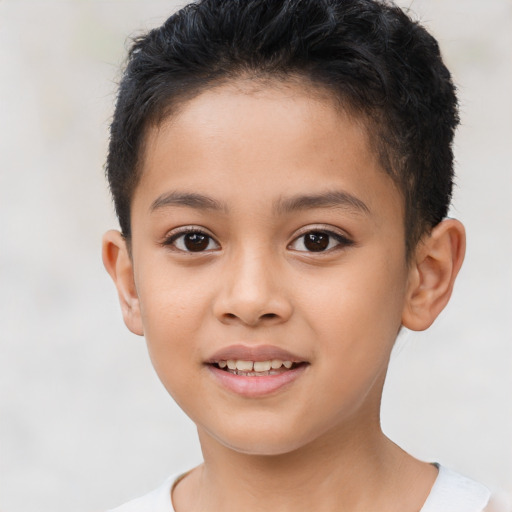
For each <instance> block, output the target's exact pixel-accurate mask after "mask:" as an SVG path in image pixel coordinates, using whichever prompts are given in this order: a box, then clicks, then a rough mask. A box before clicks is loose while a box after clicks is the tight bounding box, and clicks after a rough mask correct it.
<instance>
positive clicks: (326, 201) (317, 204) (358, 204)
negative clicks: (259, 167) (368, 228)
mask: <svg viewBox="0 0 512 512" xmlns="http://www.w3.org/2000/svg"><path fill="white" fill-rule="evenodd" d="M315 208H343V209H346V210H353V211H355V212H359V213H364V214H365V215H369V214H370V213H371V211H370V208H368V206H367V205H366V204H365V203H364V202H363V201H361V199H359V198H357V197H356V196H353V195H352V194H349V193H348V192H344V191H341V190H334V191H328V192H323V193H320V194H312V195H299V196H292V197H287V198H283V199H280V200H279V201H278V202H277V204H276V210H277V211H278V212H279V213H290V212H295V211H299V210H313V209H315Z"/></svg>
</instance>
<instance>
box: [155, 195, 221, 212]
mask: <svg viewBox="0 0 512 512" xmlns="http://www.w3.org/2000/svg"><path fill="white" fill-rule="evenodd" d="M166 206H185V207H188V208H194V209H196V210H214V211H219V210H226V207H225V205H224V204H223V203H220V202H219V201H216V200H215V199H213V198H211V197H208V196H204V195H202V194H195V193H189V192H169V193H166V194H162V195H161V196H159V197H157V198H156V199H155V200H154V201H153V202H152V203H151V206H150V207H149V211H151V212H154V211H155V210H159V209H161V208H165V207H166Z"/></svg>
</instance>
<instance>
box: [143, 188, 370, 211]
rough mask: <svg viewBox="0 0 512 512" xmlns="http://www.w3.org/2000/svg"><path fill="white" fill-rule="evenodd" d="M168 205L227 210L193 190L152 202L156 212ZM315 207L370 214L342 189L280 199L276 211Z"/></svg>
mask: <svg viewBox="0 0 512 512" xmlns="http://www.w3.org/2000/svg"><path fill="white" fill-rule="evenodd" d="M168 206H185V207H188V208H194V209H196V210H210V211H224V212H225V211H227V210H228V208H227V206H226V205H225V204H224V203H221V202H220V201H217V200H216V199H213V198H211V197H208V196H205V195H203V194H196V193H191V192H168V193H166V194H162V195H161V196H159V197H158V198H157V199H155V201H153V203H151V206H150V211H151V212H154V211H156V210H159V209H161V208H165V207H168ZM315 208H343V209H346V210H352V211H355V212H359V213H364V214H366V215H369V214H370V213H371V211H370V208H368V206H367V205H366V204H365V203H364V202H363V201H361V199H359V198H357V197H356V196H354V195H352V194H349V193H348V192H344V191H341V190H335V191H328V192H322V193H320V194H306V195H297V196H291V197H286V198H281V199H279V200H278V201H277V202H276V203H275V205H274V210H275V211H276V213H281V214H282V213H292V212H296V211H299V210H313V209H315Z"/></svg>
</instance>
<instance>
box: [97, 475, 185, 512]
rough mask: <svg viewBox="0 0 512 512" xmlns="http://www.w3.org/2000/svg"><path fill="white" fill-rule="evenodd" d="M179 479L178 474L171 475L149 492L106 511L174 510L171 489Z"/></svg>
mask: <svg viewBox="0 0 512 512" xmlns="http://www.w3.org/2000/svg"><path fill="white" fill-rule="evenodd" d="M179 479H180V476H177V475H173V476H171V477H169V478H168V479H167V480H165V482H163V483H162V485H160V486H159V487H158V488H156V489H155V490H153V491H151V492H150V493H148V494H145V495H144V496H141V497H140V498H135V499H134V500H131V501H129V502H128V503H125V504H124V505H121V506H120V507H116V508H114V509H111V510H107V512H174V508H173V506H172V501H171V489H172V487H173V486H174V484H175V483H176V482H177V481H178V480H179Z"/></svg>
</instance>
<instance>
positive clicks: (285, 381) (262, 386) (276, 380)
mask: <svg viewBox="0 0 512 512" xmlns="http://www.w3.org/2000/svg"><path fill="white" fill-rule="evenodd" d="M307 366H308V365H306V364H301V365H300V366H297V367H296V368H293V369H291V370H287V371H285V372H283V373H280V374H278V375H264V376H261V377H255V376H253V377H246V376H243V375H234V374H233V373H229V372H227V371H225V370H221V369H220V368H217V367H216V366H213V365H208V369H209V370H210V372H211V374H212V375H213V376H214V378H215V379H216V380H217V381H218V382H220V384H221V385H222V386H223V387H225V388H226V389H228V390H229V391H231V392H233V393H236V394H237V395H241V396H244V397H248V398H257V397H263V396H266V395H270V394H273V393H276V392H277V391H279V390H281V389H282V388H284V387H285V386H288V385H289V384H291V383H292V382H294V381H295V380H297V379H298V378H299V377H300V376H301V375H302V374H303V373H304V370H305V369H306V367H307Z"/></svg>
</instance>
